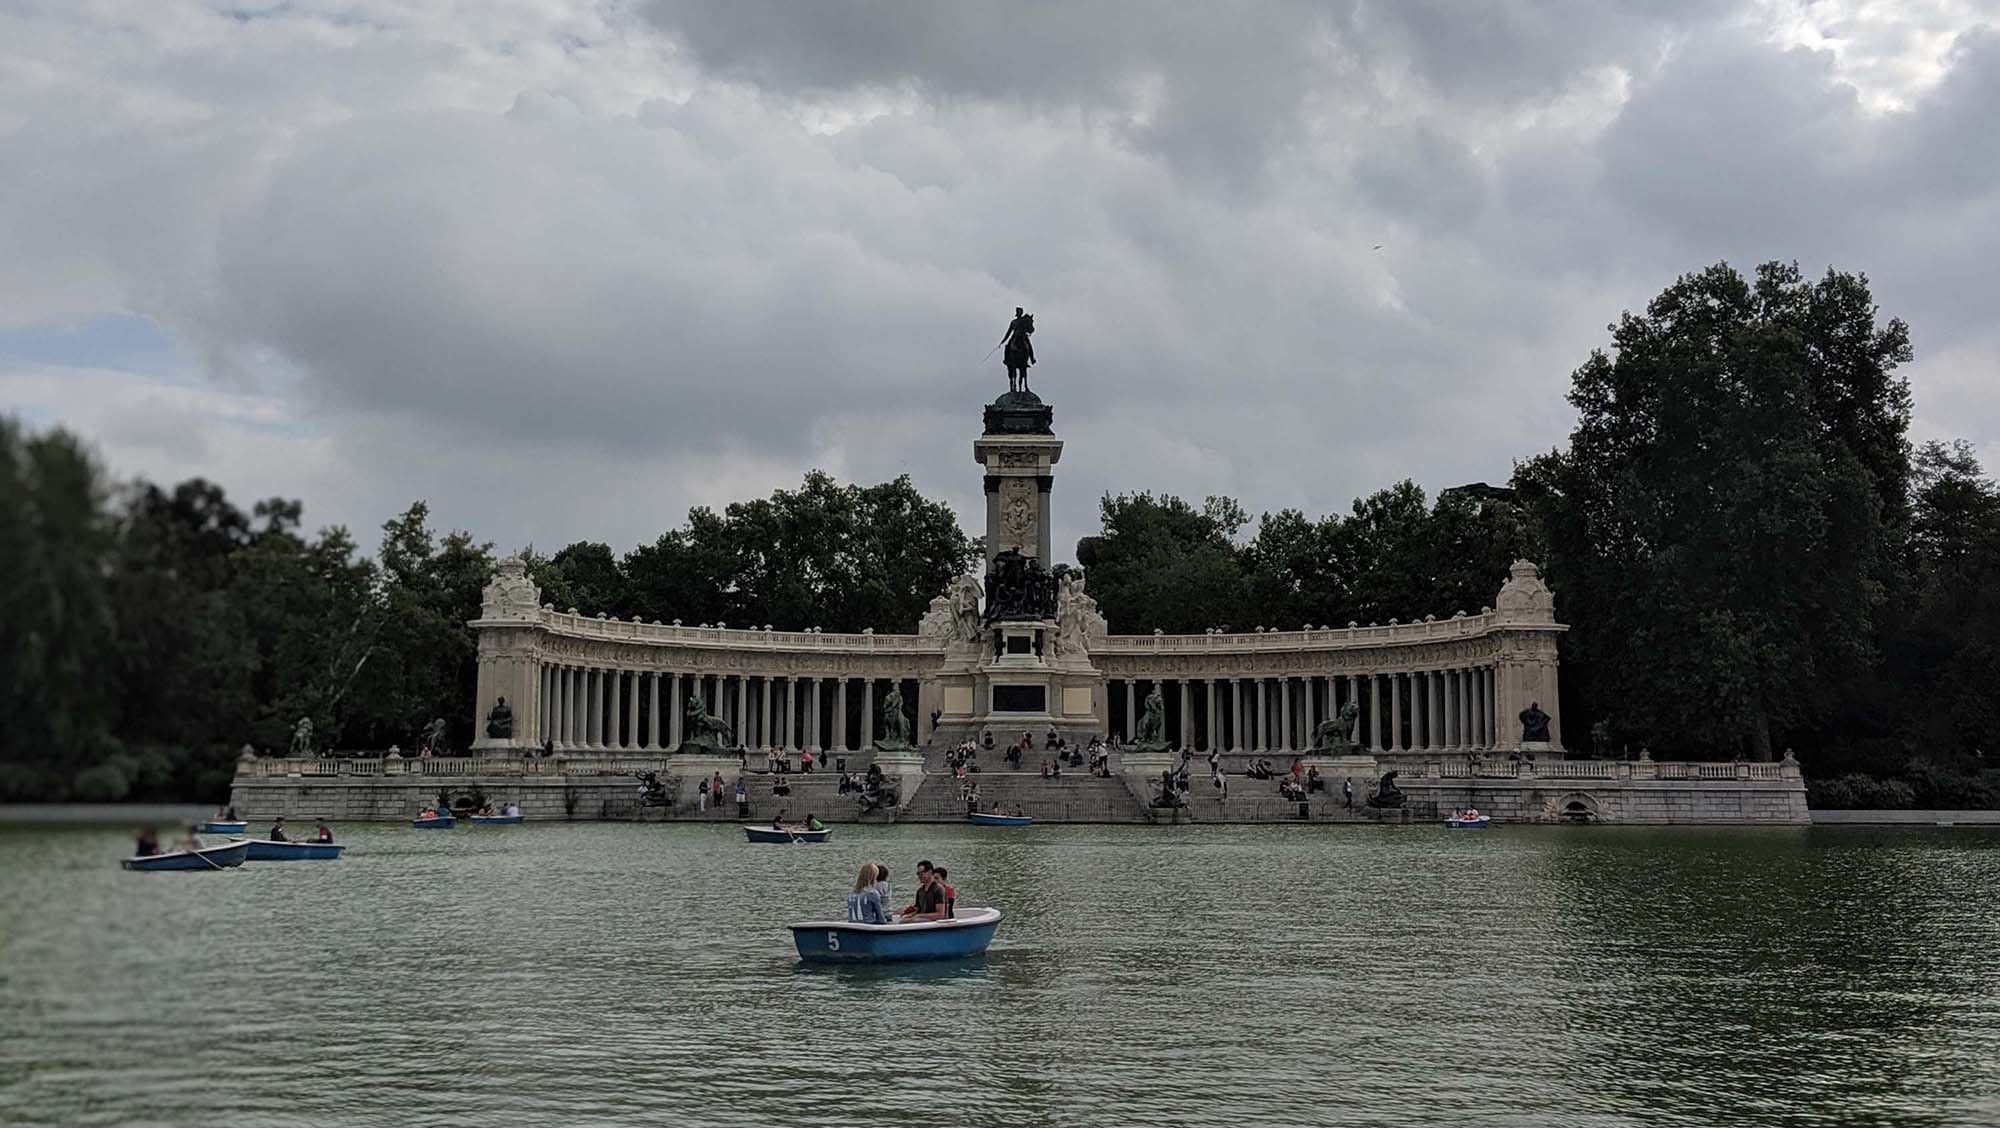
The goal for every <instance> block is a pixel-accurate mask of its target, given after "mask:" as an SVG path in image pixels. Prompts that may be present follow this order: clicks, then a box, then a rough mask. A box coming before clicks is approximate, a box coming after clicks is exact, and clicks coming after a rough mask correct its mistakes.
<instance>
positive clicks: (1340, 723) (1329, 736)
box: [1312, 701, 1361, 756]
mask: <svg viewBox="0 0 2000 1128" xmlns="http://www.w3.org/2000/svg"><path fill="white" fill-rule="evenodd" d="M1360 716H1361V706H1360V705H1357V704H1355V703H1354V702H1352V701H1349V702H1348V703H1347V704H1345V705H1342V706H1341V707H1340V712H1339V713H1338V714H1336V715H1334V716H1331V717H1328V718H1327V719H1326V720H1323V721H1321V722H1320V723H1319V724H1318V725H1317V726H1316V727H1314V729H1313V744H1312V750H1313V751H1314V752H1317V753H1319V754H1321V755H1325V756H1351V755H1353V754H1354V723H1355V721H1356V719H1357V718H1359V717H1360Z"/></svg>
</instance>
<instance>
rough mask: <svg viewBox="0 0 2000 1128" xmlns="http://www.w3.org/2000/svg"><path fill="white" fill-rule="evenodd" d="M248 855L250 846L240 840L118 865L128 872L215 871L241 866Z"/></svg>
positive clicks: (125, 861) (126, 860) (155, 855)
mask: <svg viewBox="0 0 2000 1128" xmlns="http://www.w3.org/2000/svg"><path fill="white" fill-rule="evenodd" d="M249 853H250V844H249V843H248V842H245V841H243V840H241V839H238V840H236V841H234V842H224V843H222V844H221V845H219V846H204V847H202V848H201V849H199V850H175V851H172V852H171V853H166V854H147V855H145V856H144V857H138V858H127V859H125V860H124V861H123V862H120V863H119V864H120V865H122V866H124V867H125V868H126V869H128V870H145V871H147V872H151V871H153V870H217V869H230V868H232V867H235V866H240V865H242V864H243V859H244V857H245V856H246V855H248V854H249Z"/></svg>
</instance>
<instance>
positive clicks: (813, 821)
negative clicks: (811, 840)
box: [806, 814, 826, 830]
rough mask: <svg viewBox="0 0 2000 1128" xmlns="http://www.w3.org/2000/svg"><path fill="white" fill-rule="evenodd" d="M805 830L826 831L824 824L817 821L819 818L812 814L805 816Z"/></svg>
mask: <svg viewBox="0 0 2000 1128" xmlns="http://www.w3.org/2000/svg"><path fill="white" fill-rule="evenodd" d="M806 829H807V830H825V829H826V824H825V823H823V822H821V821H819V816H818V815H814V814H807V815H806Z"/></svg>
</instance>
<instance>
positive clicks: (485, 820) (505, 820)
mask: <svg viewBox="0 0 2000 1128" xmlns="http://www.w3.org/2000/svg"><path fill="white" fill-rule="evenodd" d="M520 822H521V816H519V815H474V816H472V825H473V826H518V825H520Z"/></svg>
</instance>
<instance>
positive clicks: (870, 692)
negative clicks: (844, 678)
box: [861, 677, 875, 752]
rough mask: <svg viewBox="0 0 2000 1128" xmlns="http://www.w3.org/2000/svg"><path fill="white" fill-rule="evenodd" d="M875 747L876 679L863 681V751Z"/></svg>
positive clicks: (864, 679)
mask: <svg viewBox="0 0 2000 1128" xmlns="http://www.w3.org/2000/svg"><path fill="white" fill-rule="evenodd" d="M873 747H875V679H874V678H872V677H871V678H863V679H862V681H861V749H862V751H864V752H865V751H867V750H868V749H870V748H873Z"/></svg>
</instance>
